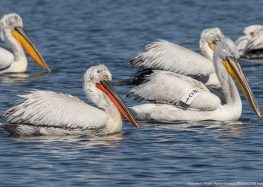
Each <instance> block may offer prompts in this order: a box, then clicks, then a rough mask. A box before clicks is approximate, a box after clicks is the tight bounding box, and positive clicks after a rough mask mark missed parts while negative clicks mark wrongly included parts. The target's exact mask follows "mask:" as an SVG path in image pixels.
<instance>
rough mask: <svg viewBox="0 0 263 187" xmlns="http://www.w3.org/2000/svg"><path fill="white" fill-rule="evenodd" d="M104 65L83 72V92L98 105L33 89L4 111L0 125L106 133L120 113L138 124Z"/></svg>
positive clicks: (117, 127) (22, 131) (25, 131)
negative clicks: (20, 100)
mask: <svg viewBox="0 0 263 187" xmlns="http://www.w3.org/2000/svg"><path fill="white" fill-rule="evenodd" d="M111 80H112V75H111V73H110V71H109V70H108V68H107V67H106V66H105V65H97V66H92V67H90V68H89V69H88V70H87V71H86V73H85V75H84V86H83V87H84V92H85V94H86V96H87V97H88V98H89V99H90V100H91V101H92V102H94V103H95V104H96V105H97V106H98V107H99V108H100V109H98V108H96V107H93V106H91V105H88V104H86V103H85V102H84V101H81V100H80V99H78V98H76V97H74V96H72V95H65V94H61V93H56V92H53V91H41V90H35V91H32V92H31V93H29V94H26V95H22V96H21V97H22V98H23V101H22V102H21V103H20V104H17V105H15V106H13V107H11V108H10V109H8V110H7V111H6V112H5V113H4V115H3V116H4V117H5V118H6V119H7V124H3V125H1V126H0V127H2V128H4V129H5V130H7V131H8V132H9V133H10V134H12V135H87V134H88V135H105V134H114V133H117V132H120V131H121V129H122V120H121V115H123V116H124V117H125V118H126V119H127V120H128V121H130V122H131V123H132V124H133V125H134V126H135V127H139V125H138V123H137V122H136V121H135V120H134V118H133V117H132V115H131V114H130V112H129V110H128V109H127V107H126V106H125V104H124V103H123V101H122V100H121V98H120V97H119V96H118V94H117V92H116V91H115V89H114V88H113V87H112V86H111Z"/></svg>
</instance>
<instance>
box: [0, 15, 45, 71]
mask: <svg viewBox="0 0 263 187" xmlns="http://www.w3.org/2000/svg"><path fill="white" fill-rule="evenodd" d="M0 34H1V39H2V40H3V41H4V42H5V43H6V44H7V46H8V47H9V48H10V50H11V52H10V51H8V50H6V49H4V48H0V74H3V73H23V72H25V71H26V70H27V65H28V62H27V58H26V55H25V53H24V50H23V48H24V49H25V50H26V51H27V52H28V53H29V55H30V56H31V57H32V59H33V60H34V61H35V62H36V63H37V64H38V65H39V66H40V67H41V68H43V69H44V70H46V71H47V72H50V69H49V68H48V66H47V64H46V63H45V61H44V60H43V58H42V56H41V55H40V53H39V52H38V50H37V48H36V47H35V45H34V44H33V42H32V41H31V40H30V39H29V37H28V36H27V34H26V33H25V32H24V30H23V22H22V19H21V17H20V16H19V15H18V14H16V13H11V14H7V15H4V16H3V17H2V18H1V20H0Z"/></svg>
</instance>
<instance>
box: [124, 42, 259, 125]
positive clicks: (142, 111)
mask: <svg viewBox="0 0 263 187" xmlns="http://www.w3.org/2000/svg"><path fill="white" fill-rule="evenodd" d="M238 58H239V55H238V51H237V49H236V46H235V44H234V43H233V42H232V41H231V40H230V39H228V38H221V40H219V41H217V45H216V48H215V52H214V58H213V61H214V63H213V64H214V68H215V72H216V74H217V77H218V80H219V81H220V84H221V88H222V91H223V93H224V96H225V102H224V101H223V100H221V99H220V97H218V96H217V95H215V94H213V93H211V92H210V91H209V89H208V87H207V86H205V85H204V84H203V83H202V82H200V81H197V80H195V79H193V78H191V77H188V76H185V75H180V74H176V73H173V72H165V71H158V70H155V71H154V72H153V73H152V74H151V75H150V76H148V77H145V80H144V81H143V82H142V83H141V84H140V85H138V86H136V87H134V88H133V89H132V90H131V91H130V93H129V94H128V96H129V97H135V98H141V99H144V100H148V101H155V103H146V104H141V105H138V106H134V107H131V112H132V113H133V114H134V115H135V116H136V117H135V119H136V118H137V119H139V120H145V121H147V120H154V121H176V120H185V121H201V120H216V121H232V120H238V119H239V118H240V116H241V112H242V102H241V99H240V96H239V93H238V90H237V87H236V86H235V83H234V80H233V79H235V80H236V81H237V83H238V85H239V86H240V87H241V90H242V91H243V93H244V95H245V97H246V99H247V100H248V101H249V104H250V105H251V107H252V109H253V110H254V112H255V113H256V114H257V116H258V117H259V118H261V113H260V109H259V106H258V104H257V102H256V100H255V97H254V95H253V92H252V91H251V89H250V86H249V83H248V82H249V81H248V79H247V78H246V77H245V75H244V73H243V71H242V69H241V66H240V65H239V62H238Z"/></svg>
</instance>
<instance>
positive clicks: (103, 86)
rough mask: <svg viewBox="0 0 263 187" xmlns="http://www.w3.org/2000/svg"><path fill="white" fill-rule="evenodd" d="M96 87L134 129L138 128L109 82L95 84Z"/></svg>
mask: <svg viewBox="0 0 263 187" xmlns="http://www.w3.org/2000/svg"><path fill="white" fill-rule="evenodd" d="M96 87H97V88H98V89H100V90H101V91H102V92H103V93H105V94H106V95H107V96H108V97H109V99H110V100H111V101H112V103H113V104H114V105H115V106H116V108H117V109H118V111H119V112H120V113H121V114H122V116H123V117H125V118H126V119H127V120H128V121H129V122H131V124H132V125H133V126H134V127H136V128H139V127H140V126H139V124H138V123H137V122H136V121H135V120H134V118H133V117H132V115H131V113H130V112H129V110H128V108H127V107H126V106H125V104H124V103H123V101H122V99H121V98H120V96H119V95H118V94H117V92H116V91H115V89H114V88H113V87H112V85H111V82H110V81H101V82H100V83H97V84H96Z"/></svg>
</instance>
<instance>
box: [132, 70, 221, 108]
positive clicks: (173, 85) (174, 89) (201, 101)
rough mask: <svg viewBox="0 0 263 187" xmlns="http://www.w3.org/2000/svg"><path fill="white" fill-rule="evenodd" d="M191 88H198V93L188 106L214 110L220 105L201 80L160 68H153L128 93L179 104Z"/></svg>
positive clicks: (146, 98) (159, 101)
mask: <svg viewBox="0 0 263 187" xmlns="http://www.w3.org/2000/svg"><path fill="white" fill-rule="evenodd" d="M192 89H196V90H198V91H199V95H198V96H197V97H196V98H195V99H194V100H193V102H192V103H191V104H190V106H189V108H192V109H199V110H215V109H216V108H218V107H219V106H220V104H221V101H220V98H219V97H218V96H216V95H214V94H213V93H211V92H210V91H209V90H208V89H207V87H206V86H205V85H204V84H203V83H202V82H200V81H197V80H195V79H193V78H191V77H187V76H184V75H180V74H176V73H173V72H166V71H160V70H155V71H154V72H153V73H152V74H151V75H149V76H148V77H146V80H145V81H144V82H143V83H142V84H140V85H138V86H136V87H134V88H133V89H132V90H131V91H130V93H129V94H128V95H129V96H130V97H139V98H143V99H145V100H150V101H151V100H154V101H156V102H158V103H168V104H174V105H177V106H179V105H180V100H181V99H182V97H183V96H184V95H185V94H186V93H187V92H188V91H190V90H192ZM207 98H209V99H207Z"/></svg>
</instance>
